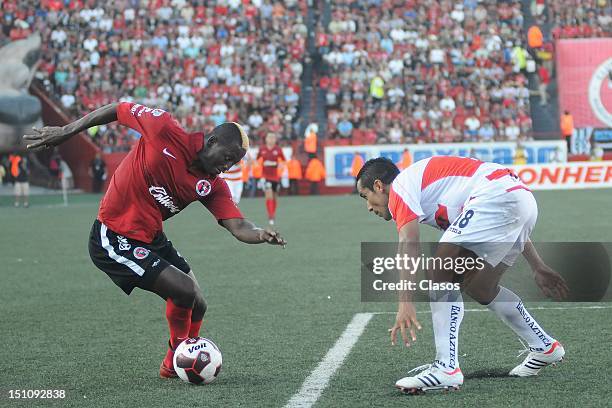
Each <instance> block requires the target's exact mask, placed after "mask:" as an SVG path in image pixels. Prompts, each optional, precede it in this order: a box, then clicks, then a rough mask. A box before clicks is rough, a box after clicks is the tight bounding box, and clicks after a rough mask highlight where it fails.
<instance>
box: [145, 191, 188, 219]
mask: <svg viewBox="0 0 612 408" xmlns="http://www.w3.org/2000/svg"><path fill="white" fill-rule="evenodd" d="M149 193H150V194H151V195H152V196H153V198H154V199H155V200H157V202H158V203H160V204H161V205H163V206H164V207H166V208H167V209H168V210H169V211H170V212H171V213H172V214H174V213H177V212H179V211H181V209H180V208H178V207H177V206H176V204H174V201H172V197H171V196H169V195H168V193H166V189H165V188H163V187H157V186H151V187H149Z"/></svg>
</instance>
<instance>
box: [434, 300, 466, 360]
mask: <svg viewBox="0 0 612 408" xmlns="http://www.w3.org/2000/svg"><path fill="white" fill-rule="evenodd" d="M429 307H430V308H431V320H432V323H433V330H434V338H435V341H436V360H435V362H434V363H435V364H436V365H437V366H439V367H441V368H443V369H445V371H453V370H455V369H457V368H459V361H458V356H459V326H460V325H461V320H463V313H464V306H463V298H462V297H461V292H459V291H449V292H446V293H444V294H443V295H441V296H440V297H439V300H438V301H434V300H430V302H429Z"/></svg>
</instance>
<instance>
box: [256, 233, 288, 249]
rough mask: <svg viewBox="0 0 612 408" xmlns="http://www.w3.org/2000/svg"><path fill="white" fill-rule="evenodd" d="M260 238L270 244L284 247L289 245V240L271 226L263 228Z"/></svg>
mask: <svg viewBox="0 0 612 408" xmlns="http://www.w3.org/2000/svg"><path fill="white" fill-rule="evenodd" d="M260 238H261V240H262V241H265V242H267V243H268V244H270V245H281V246H282V247H283V248H284V247H285V246H286V245H287V241H285V239H284V238H283V237H281V236H280V234H279V233H278V232H276V231H274V230H272V229H269V228H266V229H264V230H261V233H260Z"/></svg>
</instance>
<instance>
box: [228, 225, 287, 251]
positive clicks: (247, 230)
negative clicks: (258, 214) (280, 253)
mask: <svg viewBox="0 0 612 408" xmlns="http://www.w3.org/2000/svg"><path fill="white" fill-rule="evenodd" d="M221 225H222V226H223V227H224V228H225V229H227V230H228V231H229V232H230V233H231V234H232V235H233V236H234V237H236V239H237V240H238V241H242V242H245V243H247V244H263V243H268V244H271V245H281V246H282V247H283V248H284V247H285V245H287V241H285V239H284V238H283V237H281V236H280V234H279V233H278V232H276V231H274V230H271V229H268V228H266V229H263V228H259V227H258V226H257V225H255V224H253V223H252V222H251V221H249V220H247V219H243V218H230V219H227V220H222V221H221Z"/></svg>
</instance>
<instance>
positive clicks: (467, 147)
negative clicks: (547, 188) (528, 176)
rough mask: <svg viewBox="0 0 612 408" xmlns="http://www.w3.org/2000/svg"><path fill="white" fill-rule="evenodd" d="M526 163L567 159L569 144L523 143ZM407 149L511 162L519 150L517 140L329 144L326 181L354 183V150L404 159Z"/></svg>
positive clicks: (417, 156) (422, 155) (418, 156)
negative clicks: (352, 172)
mask: <svg viewBox="0 0 612 408" xmlns="http://www.w3.org/2000/svg"><path fill="white" fill-rule="evenodd" d="M523 147H524V149H525V154H526V155H527V163H529V164H540V163H550V162H554V161H556V162H566V161H567V144H566V143H565V142H564V141H562V140H546V141H532V142H525V143H524V144H523ZM404 149H408V150H410V153H412V157H413V160H414V161H419V160H422V159H426V158H428V157H431V156H439V155H442V156H451V155H452V156H464V157H474V158H477V159H480V160H483V161H488V162H494V163H499V164H507V165H512V163H513V160H514V154H515V152H516V143H514V142H492V143H435V144H434V143H431V144H410V145H361V146H326V147H325V169H326V173H327V177H326V180H325V184H326V185H327V186H330V187H339V186H351V185H353V182H354V181H353V178H352V177H351V163H352V162H353V157H354V155H355V153H358V154H360V155H361V156H362V157H363V158H364V159H365V160H368V159H372V158H374V157H379V156H383V157H387V158H389V159H390V160H392V161H393V162H395V163H398V162H399V161H400V159H401V156H402V152H403V151H404Z"/></svg>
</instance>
